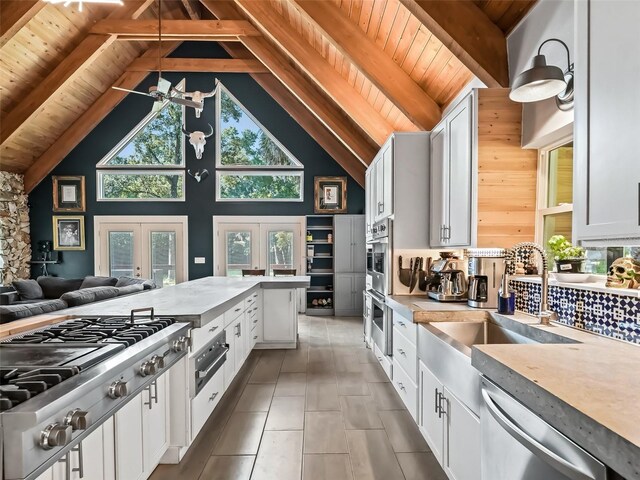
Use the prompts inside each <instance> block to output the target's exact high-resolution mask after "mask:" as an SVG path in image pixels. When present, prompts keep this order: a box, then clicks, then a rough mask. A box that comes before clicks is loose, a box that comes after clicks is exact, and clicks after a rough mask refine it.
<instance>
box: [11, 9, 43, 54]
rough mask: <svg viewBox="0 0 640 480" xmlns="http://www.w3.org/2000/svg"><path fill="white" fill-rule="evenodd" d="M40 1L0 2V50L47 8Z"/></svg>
mask: <svg viewBox="0 0 640 480" xmlns="http://www.w3.org/2000/svg"><path fill="white" fill-rule="evenodd" d="M45 5H46V4H45V3H44V2H42V1H40V0H3V1H2V2H0V48H1V47H3V46H4V45H5V44H6V43H7V42H8V41H9V40H11V39H12V38H13V36H14V35H15V34H16V33H18V32H19V31H20V29H21V28H22V27H24V26H25V25H26V24H27V22H28V21H29V20H31V18H32V17H33V16H34V15H36V14H37V13H38V12H39V11H40V10H42V9H43V8H44V7H45Z"/></svg>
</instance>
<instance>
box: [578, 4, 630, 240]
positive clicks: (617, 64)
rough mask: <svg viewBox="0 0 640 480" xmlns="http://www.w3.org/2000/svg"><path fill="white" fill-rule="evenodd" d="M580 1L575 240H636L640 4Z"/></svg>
mask: <svg viewBox="0 0 640 480" xmlns="http://www.w3.org/2000/svg"><path fill="white" fill-rule="evenodd" d="M575 5H576V20H577V24H576V35H577V38H576V58H575V64H576V77H575V88H576V100H575V133H574V135H575V160H574V172H575V173H574V175H575V180H574V215H573V222H574V223H573V232H574V236H573V239H574V241H576V240H578V241H582V242H585V243H588V242H589V241H593V242H594V243H598V241H606V240H609V241H614V240H617V241H618V243H631V244H637V243H638V240H639V239H640V211H639V209H640V153H639V150H638V135H639V134H640V88H638V72H639V71H640V55H638V53H637V46H638V45H640V29H639V28H638V25H637V24H638V19H639V18H640V2H637V1H624V0H612V1H610V0H589V1H587V0H585V1H580V2H576V4H575ZM625 52H626V53H625Z"/></svg>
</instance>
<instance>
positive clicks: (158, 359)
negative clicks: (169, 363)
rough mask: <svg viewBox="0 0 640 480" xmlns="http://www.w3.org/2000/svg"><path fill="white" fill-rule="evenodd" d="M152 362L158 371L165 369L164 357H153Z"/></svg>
mask: <svg viewBox="0 0 640 480" xmlns="http://www.w3.org/2000/svg"><path fill="white" fill-rule="evenodd" d="M151 361H152V362H153V363H154V365H155V366H156V368H157V369H158V370H162V369H163V368H164V357H163V356H162V355H154V356H153V357H151Z"/></svg>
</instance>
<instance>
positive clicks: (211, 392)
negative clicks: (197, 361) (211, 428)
mask: <svg viewBox="0 0 640 480" xmlns="http://www.w3.org/2000/svg"><path fill="white" fill-rule="evenodd" d="M227 361H228V360H227ZM223 393H224V368H220V369H219V370H218V371H217V372H216V374H215V375H214V376H213V377H211V380H209V382H208V383H207V384H206V385H205V386H204V388H203V389H202V390H200V393H198V395H197V396H196V397H195V398H194V399H193V400H191V439H192V440H193V439H194V438H196V435H198V432H200V429H202V426H203V425H204V424H205V422H206V421H207V419H208V418H209V416H210V415H211V412H213V409H214V408H216V405H217V404H218V402H219V401H220V398H221V397H222V394H223Z"/></svg>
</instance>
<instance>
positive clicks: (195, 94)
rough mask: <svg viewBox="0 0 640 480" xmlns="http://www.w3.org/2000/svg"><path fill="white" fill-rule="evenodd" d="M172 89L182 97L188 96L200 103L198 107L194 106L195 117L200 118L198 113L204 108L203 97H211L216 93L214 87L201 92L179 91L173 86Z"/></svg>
mask: <svg viewBox="0 0 640 480" xmlns="http://www.w3.org/2000/svg"><path fill="white" fill-rule="evenodd" d="M174 90H175V91H176V92H178V94H180V95H181V96H182V97H187V98H190V99H191V100H192V101H194V102H197V103H199V104H200V107H194V108H195V111H196V118H200V114H201V113H202V110H204V99H205V98H210V97H213V96H214V95H215V93H216V90H215V88H214V89H213V90H211V91H210V92H201V91H199V90H196V91H195V92H181V91H180V90H178V89H177V88H174Z"/></svg>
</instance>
